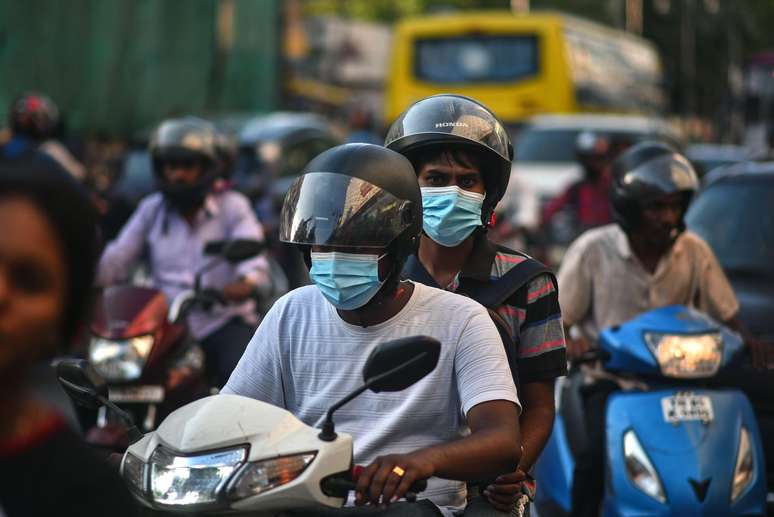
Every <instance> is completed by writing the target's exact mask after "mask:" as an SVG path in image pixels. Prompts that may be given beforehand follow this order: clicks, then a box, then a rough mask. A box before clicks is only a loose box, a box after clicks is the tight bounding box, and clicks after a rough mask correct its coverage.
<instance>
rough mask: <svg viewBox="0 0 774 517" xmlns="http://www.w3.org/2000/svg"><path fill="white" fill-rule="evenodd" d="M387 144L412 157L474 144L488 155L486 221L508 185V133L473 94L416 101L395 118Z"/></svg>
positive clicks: (510, 153)
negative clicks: (424, 151)
mask: <svg viewBox="0 0 774 517" xmlns="http://www.w3.org/2000/svg"><path fill="white" fill-rule="evenodd" d="M384 145H385V147H387V148H388V149H392V150H393V151H397V152H399V153H401V154H402V155H404V156H406V157H407V158H409V159H412V155H414V153H416V152H417V151H420V150H425V149H429V148H431V147H446V146H449V145H454V146H455V147H458V146H466V147H469V148H470V149H471V150H472V151H473V152H474V153H475V154H476V155H478V156H479V157H481V158H483V160H484V162H485V166H484V167H483V168H484V170H482V171H481V172H482V174H483V176H484V184H485V186H486V199H485V200H484V206H483V209H482V214H481V218H482V221H483V223H484V224H488V223H489V219H490V216H491V213H492V211H493V210H494V207H495V206H496V205H497V203H498V202H499V201H500V199H502V197H503V195H504V194H505V190H506V189H507V188H508V180H509V179H510V176H511V160H513V146H512V145H511V139H510V136H509V135H508V131H506V129H505V126H503V124H502V123H501V122H500V121H499V120H498V119H497V117H496V116H495V115H494V113H492V112H491V111H490V110H489V108H487V107H486V106H484V105H483V104H481V103H480V102H478V101H476V100H474V99H471V98H470V97H465V96H463V95H452V94H440V95H433V96H432V97H428V98H426V99H422V100H420V101H418V102H415V103H414V104H412V105H411V106H410V107H409V108H408V109H407V110H406V111H404V112H403V113H402V114H401V115H400V116H399V117H398V119H397V120H396V121H395V122H393V124H392V126H391V127H390V130H389V131H388V132H387V138H386V139H385V141H384Z"/></svg>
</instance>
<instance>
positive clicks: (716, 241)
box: [686, 181, 774, 276]
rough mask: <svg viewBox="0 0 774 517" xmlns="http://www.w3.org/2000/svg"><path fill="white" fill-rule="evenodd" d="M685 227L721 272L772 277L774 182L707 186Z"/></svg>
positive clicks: (773, 270)
mask: <svg viewBox="0 0 774 517" xmlns="http://www.w3.org/2000/svg"><path fill="white" fill-rule="evenodd" d="M686 223H687V225H688V227H689V228H690V229H691V230H693V231H694V232H696V233H698V234H699V235H701V237H702V238H704V240H706V241H707V243H709V245H710V246H711V247H712V249H713V250H714V251H715V254H716V255H717V257H718V260H719V261H720V264H721V265H722V266H723V268H724V269H726V270H729V271H738V272H750V273H755V274H762V275H766V276H774V182H763V181H740V182H734V183H730V182H729V183H718V184H716V185H713V186H710V187H709V188H707V190H705V191H704V192H702V194H701V195H700V196H699V197H698V198H697V199H696V201H695V202H694V203H693V205H691V208H690V209H689V210H688V214H687V216H686Z"/></svg>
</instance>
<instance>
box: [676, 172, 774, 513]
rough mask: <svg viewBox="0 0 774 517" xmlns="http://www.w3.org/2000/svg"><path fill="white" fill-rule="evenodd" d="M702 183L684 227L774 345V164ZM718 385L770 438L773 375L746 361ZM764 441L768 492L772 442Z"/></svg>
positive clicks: (773, 473)
mask: <svg viewBox="0 0 774 517" xmlns="http://www.w3.org/2000/svg"><path fill="white" fill-rule="evenodd" d="M704 180H705V186H704V187H703V189H702V190H701V192H700V194H699V196H698V197H697V198H696V199H695V200H694V202H693V203H692V204H691V206H690V208H689V209H688V213H687V215H686V224H687V226H688V228H689V229H691V230H692V231H694V232H696V233H698V234H699V235H701V236H702V238H704V240H706V241H707V243H708V244H709V245H710V247H712V250H713V251H714V252H715V256H717V258H718V261H719V262H720V265H721V266H722V267H723V270H724V271H725V273H726V275H727V276H728V279H729V280H730V281H731V285H732V286H733V288H734V292H735V293H736V296H737V298H738V299H739V304H740V310H739V319H740V320H742V321H743V322H744V323H745V325H746V326H747V327H748V328H749V329H750V331H751V332H752V333H753V334H755V335H756V336H757V337H759V338H760V339H762V340H763V341H765V342H768V343H774V317H772V316H774V162H766V163H755V162H744V163H739V164H734V165H730V166H727V167H723V168H720V169H715V171H713V172H711V173H710V174H709V175H708V176H705V178H704ZM773 366H774V365H773ZM720 382H722V383H724V384H726V385H729V386H737V387H740V388H741V389H743V390H744V391H745V392H746V394H747V396H748V397H749V398H750V400H751V402H752V404H753V407H754V409H755V414H756V416H757V417H758V423H759V426H760V428H761V435H762V436H764V437H770V436H774V370H766V371H760V370H756V369H754V368H753V367H752V366H751V365H750V363H749V361H748V362H745V363H742V364H740V365H739V366H738V367H737V368H735V369H733V370H729V371H727V372H725V373H724V375H723V376H721V379H720ZM763 442H764V443H763V445H764V451H765V454H766V463H767V466H768V471H769V472H768V480H769V492H772V491H774V490H773V489H774V443H773V442H772V440H771V439H764V441H763ZM770 506H771V505H770ZM772 509H773V508H771V507H770V508H769V510H772Z"/></svg>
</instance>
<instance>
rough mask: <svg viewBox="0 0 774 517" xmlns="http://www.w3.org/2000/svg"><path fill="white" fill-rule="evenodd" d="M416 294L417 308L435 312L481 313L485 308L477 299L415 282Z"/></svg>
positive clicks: (456, 313)
mask: <svg viewBox="0 0 774 517" xmlns="http://www.w3.org/2000/svg"><path fill="white" fill-rule="evenodd" d="M414 296H416V297H417V303H416V305H415V308H416V309H425V308H426V309H427V310H429V311H431V312H434V313H443V314H446V315H448V314H455V315H458V316H459V315H461V314H463V313H470V314H474V313H479V312H482V311H484V312H485V310H484V308H483V307H482V306H481V304H479V303H478V302H477V301H475V300H473V299H472V298H469V297H467V296H463V295H461V294H457V293H453V292H451V291H446V290H444V289H439V288H437V287H431V286H429V285H425V284H422V283H419V282H414Z"/></svg>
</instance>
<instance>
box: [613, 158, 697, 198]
mask: <svg viewBox="0 0 774 517" xmlns="http://www.w3.org/2000/svg"><path fill="white" fill-rule="evenodd" d="M621 183H622V184H623V186H624V187H626V188H627V189H629V190H631V191H637V192H640V193H641V195H643V196H644V195H646V194H651V195H664V194H672V193H675V192H685V191H690V192H693V191H695V190H696V189H697V188H698V186H699V180H698V179H697V177H696V173H695V172H694V170H693V167H691V165H690V163H688V161H687V160H685V158H683V157H682V156H679V155H666V156H662V157H660V158H656V159H654V160H651V161H649V162H646V163H644V164H643V165H641V166H639V167H637V168H635V169H633V170H630V171H628V172H626V173H625V174H624V175H623V178H622V179H621Z"/></svg>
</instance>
